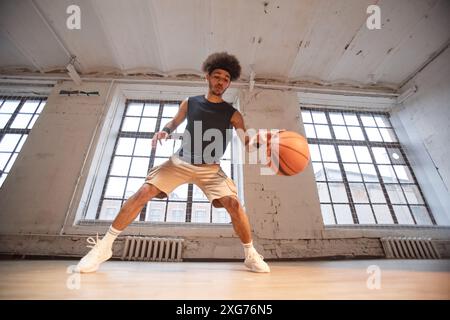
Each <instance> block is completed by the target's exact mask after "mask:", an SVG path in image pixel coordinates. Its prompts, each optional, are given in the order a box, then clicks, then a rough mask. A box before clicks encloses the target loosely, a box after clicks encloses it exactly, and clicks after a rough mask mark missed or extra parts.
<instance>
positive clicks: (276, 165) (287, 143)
mask: <svg viewBox="0 0 450 320" xmlns="http://www.w3.org/2000/svg"><path fill="white" fill-rule="evenodd" d="M268 142H269V143H268V146H269V148H268V149H269V150H268V155H269V167H270V168H272V170H274V171H275V172H276V174H277V175H281V176H293V175H296V174H298V173H300V172H302V171H303V170H304V169H305V168H306V166H307V165H308V163H309V159H310V155H309V148H308V142H307V140H306V138H305V137H303V136H302V135H300V134H298V133H297V132H294V131H280V132H279V133H277V134H275V135H272V136H271V138H270V141H268Z"/></svg>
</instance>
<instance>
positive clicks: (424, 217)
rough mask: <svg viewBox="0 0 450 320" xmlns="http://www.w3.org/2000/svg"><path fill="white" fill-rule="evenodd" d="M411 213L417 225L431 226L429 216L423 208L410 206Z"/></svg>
mask: <svg viewBox="0 0 450 320" xmlns="http://www.w3.org/2000/svg"><path fill="white" fill-rule="evenodd" d="M411 211H412V213H413V215H414V219H416V223H417V224H418V225H428V226H429V225H432V224H433V222H432V221H431V218H430V215H429V214H428V211H427V209H426V208H425V207H424V206H411Z"/></svg>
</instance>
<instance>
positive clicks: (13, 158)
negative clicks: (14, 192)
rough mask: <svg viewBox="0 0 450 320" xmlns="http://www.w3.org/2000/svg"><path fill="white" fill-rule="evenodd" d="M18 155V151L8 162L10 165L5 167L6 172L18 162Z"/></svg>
mask: <svg viewBox="0 0 450 320" xmlns="http://www.w3.org/2000/svg"><path fill="white" fill-rule="evenodd" d="M18 155H19V154H18V153H13V155H12V157H11V159H10V160H9V162H8V165H7V166H6V168H5V172H6V173H8V172H10V171H11V168H12V166H13V164H14V162H16V159H17V156H18Z"/></svg>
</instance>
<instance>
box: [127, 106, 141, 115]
mask: <svg viewBox="0 0 450 320" xmlns="http://www.w3.org/2000/svg"><path fill="white" fill-rule="evenodd" d="M143 106H144V104H143V103H130V104H129V105H128V108H127V113H126V115H127V116H137V117H140V116H141V114H142V108H143Z"/></svg>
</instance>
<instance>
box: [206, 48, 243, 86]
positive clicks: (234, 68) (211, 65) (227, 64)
mask: <svg viewBox="0 0 450 320" xmlns="http://www.w3.org/2000/svg"><path fill="white" fill-rule="evenodd" d="M216 69H223V70H226V71H228V73H229V74H230V78H231V81H234V80H236V79H238V78H239V76H240V75H241V65H240V64H239V60H238V59H237V58H236V57H235V56H234V55H231V54H228V53H227V52H217V53H213V54H211V55H209V56H208V58H206V60H205V62H203V65H202V70H203V72H207V73H208V74H211V72H213V71H214V70H216Z"/></svg>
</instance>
